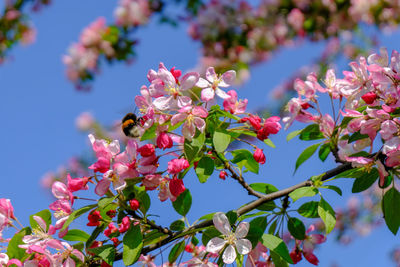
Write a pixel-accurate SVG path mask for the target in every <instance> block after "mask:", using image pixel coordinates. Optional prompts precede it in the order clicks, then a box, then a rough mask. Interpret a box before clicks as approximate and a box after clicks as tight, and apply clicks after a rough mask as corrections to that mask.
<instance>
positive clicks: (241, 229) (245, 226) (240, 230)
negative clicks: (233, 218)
mask: <svg viewBox="0 0 400 267" xmlns="http://www.w3.org/2000/svg"><path fill="white" fill-rule="evenodd" d="M249 228H250V225H249V223H248V222H241V223H240V224H239V225H238V227H237V228H236V232H235V236H236V238H237V239H240V238H243V237H245V236H246V235H247V233H248V232H249Z"/></svg>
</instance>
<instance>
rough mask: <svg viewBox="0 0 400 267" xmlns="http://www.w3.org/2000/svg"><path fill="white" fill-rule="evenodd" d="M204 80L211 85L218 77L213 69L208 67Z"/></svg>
mask: <svg viewBox="0 0 400 267" xmlns="http://www.w3.org/2000/svg"><path fill="white" fill-rule="evenodd" d="M206 78H207V80H209V81H210V82H211V83H213V82H214V81H215V80H216V79H217V78H218V77H217V74H216V73H215V70H214V68H213V67H208V68H207V70H206Z"/></svg>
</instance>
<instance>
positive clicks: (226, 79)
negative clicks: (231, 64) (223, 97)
mask: <svg viewBox="0 0 400 267" xmlns="http://www.w3.org/2000/svg"><path fill="white" fill-rule="evenodd" d="M221 78H222V79H221V81H220V83H219V84H218V85H219V86H221V87H228V86H230V85H232V84H233V83H234V82H235V80H236V72H235V71H234V70H229V71H227V72H225V73H224V74H222V77H221Z"/></svg>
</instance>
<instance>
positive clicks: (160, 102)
mask: <svg viewBox="0 0 400 267" xmlns="http://www.w3.org/2000/svg"><path fill="white" fill-rule="evenodd" d="M174 102H175V100H174V98H173V97H172V96H170V97H167V96H161V97H158V98H156V99H154V101H153V105H154V106H155V107H156V108H158V109H159V110H166V109H171V108H175V107H176V104H175V103H174Z"/></svg>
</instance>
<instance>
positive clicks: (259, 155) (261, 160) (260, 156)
mask: <svg viewBox="0 0 400 267" xmlns="http://www.w3.org/2000/svg"><path fill="white" fill-rule="evenodd" d="M253 158H254V159H255V161H257V162H258V163H260V164H264V163H265V155H264V152H263V151H262V149H259V148H257V149H256V151H255V152H254V154H253Z"/></svg>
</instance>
